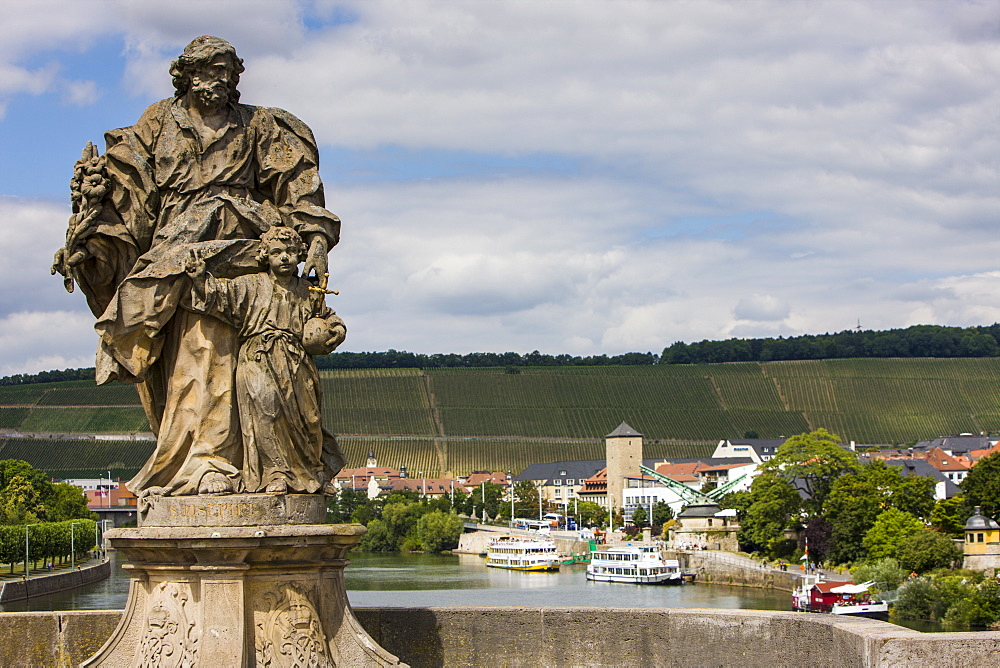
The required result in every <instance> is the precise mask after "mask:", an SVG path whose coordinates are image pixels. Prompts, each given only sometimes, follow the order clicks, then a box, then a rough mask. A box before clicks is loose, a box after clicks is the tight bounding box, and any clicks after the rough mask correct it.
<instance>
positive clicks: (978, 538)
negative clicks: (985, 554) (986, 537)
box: [976, 533, 983, 543]
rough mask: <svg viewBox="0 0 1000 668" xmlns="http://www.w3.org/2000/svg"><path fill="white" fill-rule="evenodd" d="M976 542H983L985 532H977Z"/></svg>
mask: <svg viewBox="0 0 1000 668" xmlns="http://www.w3.org/2000/svg"><path fill="white" fill-rule="evenodd" d="M976 542H977V543H982V542H983V534H981V533H977V534H976Z"/></svg>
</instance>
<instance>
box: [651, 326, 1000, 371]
mask: <svg viewBox="0 0 1000 668" xmlns="http://www.w3.org/2000/svg"><path fill="white" fill-rule="evenodd" d="M997 355H1000V324H996V323H994V324H992V325H989V326H988V327H941V326H939V325H914V326H912V327H907V328H906V329H890V330H885V331H870V330H863V331H861V330H846V331H843V332H838V333H836V334H818V335H813V334H806V335H803V336H792V337H788V338H782V337H778V338H776V339H728V340H726V341H708V340H705V341H700V342H698V343H684V342H682V341H678V342H677V343H674V344H673V345H671V346H669V347H667V348H666V349H664V351H663V355H661V356H660V360H659V362H660V363H661V364H700V363H706V362H780V361H795V360H824V359H848V358H865V357H867V358H890V357H892V358H911V357H939V358H948V357H996V356H997Z"/></svg>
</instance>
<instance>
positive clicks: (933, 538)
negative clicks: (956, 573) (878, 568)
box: [896, 529, 962, 573]
mask: <svg viewBox="0 0 1000 668" xmlns="http://www.w3.org/2000/svg"><path fill="white" fill-rule="evenodd" d="M896 558H897V559H898V560H899V565H900V566H902V567H903V568H905V569H907V570H909V571H913V572H916V573H926V572H927V571H930V570H934V569H935V568H951V567H952V564H954V563H956V562H958V561H961V559H962V550H961V548H959V547H958V546H957V545H955V541H953V540H952V539H951V538H949V537H948V535H947V534H943V533H939V532H937V531H934V530H933V529H921V530H920V531H917V532H916V533H914V534H912V535H910V536H907V537H906V538H904V539H903V540H901V541H900V542H899V546H898V547H897V548H896Z"/></svg>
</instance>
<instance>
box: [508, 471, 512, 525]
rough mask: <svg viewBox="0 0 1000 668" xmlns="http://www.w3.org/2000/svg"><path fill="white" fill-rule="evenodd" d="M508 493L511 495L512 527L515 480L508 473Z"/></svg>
mask: <svg viewBox="0 0 1000 668" xmlns="http://www.w3.org/2000/svg"><path fill="white" fill-rule="evenodd" d="M507 493H508V494H510V525H511V526H514V478H513V477H511V475H510V471H507Z"/></svg>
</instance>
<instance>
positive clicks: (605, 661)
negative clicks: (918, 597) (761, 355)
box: [0, 607, 1000, 668]
mask: <svg viewBox="0 0 1000 668" xmlns="http://www.w3.org/2000/svg"><path fill="white" fill-rule="evenodd" d="M121 614H122V613H121V611H120V610H115V611H105V612H27V613H6V614H0V666H4V667H6V666H26V665H32V666H70V665H76V664H78V663H80V662H81V661H83V660H84V659H86V658H87V657H89V656H91V655H92V654H93V653H94V652H96V651H97V650H98V649H99V648H100V647H101V645H102V644H103V643H104V641H105V639H106V638H107V637H109V636H110V635H111V632H112V631H113V630H114V628H115V626H116V624H117V622H118V618H119V617H120V615H121ZM355 614H356V616H357V617H358V620H359V621H360V622H361V624H362V625H363V626H364V627H365V630H367V631H368V633H369V634H371V636H372V638H373V639H374V640H375V641H376V642H378V643H379V644H381V645H382V647H384V648H385V649H386V650H388V651H389V652H391V653H393V654H395V655H396V656H398V657H399V658H400V660H401V661H403V662H405V663H408V664H409V665H410V666H413V668H423V667H436V666H485V665H505V666H512V667H516V666H626V667H631V666H636V667H646V666H705V665H741V666H785V665H807V666H816V667H819V668H822V667H826V666H829V667H831V668H833V667H838V668H839V667H841V666H863V667H866V668H867V667H872V668H875V667H878V668H881V667H896V666H900V667H902V666H907V667H913V666H916V667H919V666H935V667H941V668H951V667H955V668H958V667H962V668H975V667H978V666H996V665H1000V632H993V631H990V632H980V633H927V634H923V633H919V632H917V631H910V630H909V629H904V628H902V627H899V626H895V625H893V624H888V623H886V622H880V621H875V620H870V619H863V618H857V619H850V618H843V617H837V616H834V615H821V614H810V613H804V612H799V613H796V612H773V611H764V610H706V609H695V608H476V607H467V608H466V607H463V608H457V607H456V608H358V609H356V610H355Z"/></svg>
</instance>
